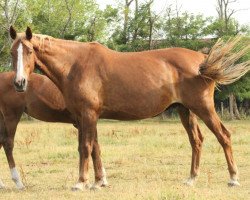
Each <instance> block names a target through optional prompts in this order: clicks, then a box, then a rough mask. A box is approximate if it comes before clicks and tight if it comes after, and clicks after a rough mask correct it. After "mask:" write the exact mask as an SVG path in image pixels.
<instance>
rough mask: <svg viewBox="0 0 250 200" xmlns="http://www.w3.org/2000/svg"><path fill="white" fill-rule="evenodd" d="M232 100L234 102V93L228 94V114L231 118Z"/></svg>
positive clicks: (232, 116) (232, 113) (232, 111)
mask: <svg viewBox="0 0 250 200" xmlns="http://www.w3.org/2000/svg"><path fill="white" fill-rule="evenodd" d="M233 102H234V95H233V94H232V93H231V94H229V114H230V119H231V120H233V119H234V110H233Z"/></svg>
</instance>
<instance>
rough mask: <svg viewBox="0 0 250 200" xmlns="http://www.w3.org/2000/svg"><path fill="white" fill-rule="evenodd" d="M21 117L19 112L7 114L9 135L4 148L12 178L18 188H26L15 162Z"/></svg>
mask: <svg viewBox="0 0 250 200" xmlns="http://www.w3.org/2000/svg"><path fill="white" fill-rule="evenodd" d="M20 117H21V114H20V115H19V116H17V114H15V115H12V116H5V118H4V121H5V126H6V133H7V137H6V139H5V141H4V143H3V148H4V151H5V154H6V157H7V160H8V164H9V168H10V172H11V177H12V180H13V181H14V182H15V184H16V187H17V188H18V189H24V185H23V183H22V180H21V178H20V176H19V173H18V171H17V169H16V164H15V160H14V157H13V148H14V137H15V133H16V127H17V124H18V122H19V120H20Z"/></svg>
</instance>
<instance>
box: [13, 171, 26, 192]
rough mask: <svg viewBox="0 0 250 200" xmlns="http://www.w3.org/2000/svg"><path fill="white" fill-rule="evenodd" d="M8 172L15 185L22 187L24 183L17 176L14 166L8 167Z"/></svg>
mask: <svg viewBox="0 0 250 200" xmlns="http://www.w3.org/2000/svg"><path fill="white" fill-rule="evenodd" d="M10 173H11V177H12V180H13V181H14V182H15V184H16V187H17V188H18V189H23V188H24V185H23V183H22V180H21V179H20V176H19V173H18V171H17V169H16V168H15V167H14V168H12V169H10Z"/></svg>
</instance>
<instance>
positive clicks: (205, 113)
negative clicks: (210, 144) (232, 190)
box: [193, 106, 240, 186]
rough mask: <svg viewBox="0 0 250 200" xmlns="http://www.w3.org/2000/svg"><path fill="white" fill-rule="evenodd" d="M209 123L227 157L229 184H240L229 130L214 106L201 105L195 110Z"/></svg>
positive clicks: (208, 125)
mask: <svg viewBox="0 0 250 200" xmlns="http://www.w3.org/2000/svg"><path fill="white" fill-rule="evenodd" d="M193 112H194V113H195V114H197V115H198V116H199V117H200V118H201V119H202V120H203V121H204V123H205V124H206V125H207V127H208V128H209V129H210V130H211V131H212V132H213V133H214V135H215V136H216V138H217V140H218V141H219V143H220V144H221V146H222V147H223V150H224V153H225V157H226V160H227V165H228V170H229V173H230V181H229V183H228V185H229V186H238V185H240V184H239V182H238V170H237V166H236V163H235V161H234V158H233V152H232V144H231V138H230V133H229V131H228V130H227V129H226V128H225V126H224V125H223V124H222V123H221V121H220V118H219V117H218V115H217V113H216V111H215V109H214V107H211V106H210V107H208V106H201V107H200V108H199V109H195V110H193Z"/></svg>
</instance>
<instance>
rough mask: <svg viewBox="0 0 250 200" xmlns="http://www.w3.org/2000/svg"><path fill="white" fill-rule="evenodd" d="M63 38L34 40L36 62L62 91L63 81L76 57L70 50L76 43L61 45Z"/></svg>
mask: <svg viewBox="0 0 250 200" xmlns="http://www.w3.org/2000/svg"><path fill="white" fill-rule="evenodd" d="M62 42H63V40H56V39H44V40H43V41H42V42H41V39H39V38H37V39H36V41H34V46H35V47H36V56H37V58H38V60H39V62H40V63H39V62H38V63H37V64H38V65H39V66H40V67H41V69H42V71H43V72H44V73H45V74H46V76H48V77H49V78H50V79H51V80H52V81H53V82H54V83H55V84H56V85H57V87H58V88H59V89H60V90H61V91H62V88H63V83H64V81H65V79H66V77H67V74H68V73H69V71H70V68H71V67H72V65H73V64H74V62H75V61H76V59H77V58H74V57H75V56H76V53H75V52H73V51H72V46H73V45H77V43H73V42H72V43H70V42H69V43H67V45H62V44H60V43H62Z"/></svg>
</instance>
